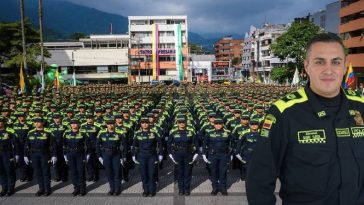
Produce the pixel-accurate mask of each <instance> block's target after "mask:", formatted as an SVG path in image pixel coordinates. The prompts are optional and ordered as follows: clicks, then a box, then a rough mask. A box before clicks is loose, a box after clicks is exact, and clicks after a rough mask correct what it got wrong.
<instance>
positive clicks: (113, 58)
mask: <svg viewBox="0 0 364 205" xmlns="http://www.w3.org/2000/svg"><path fill="white" fill-rule="evenodd" d="M128 43H129V37H128V35H113V34H110V35H91V36H90V37H89V38H84V39H80V40H79V41H78V42H46V43H44V46H45V47H46V48H47V50H48V51H49V52H50V54H51V58H46V59H45V61H46V63H47V64H48V65H51V64H56V65H57V67H58V68H60V72H61V74H62V76H63V79H64V80H66V81H67V80H70V79H71V78H72V74H73V71H75V75H76V79H77V80H81V81H87V82H106V81H115V82H124V83H126V82H127V79H128V62H129V60H128Z"/></svg>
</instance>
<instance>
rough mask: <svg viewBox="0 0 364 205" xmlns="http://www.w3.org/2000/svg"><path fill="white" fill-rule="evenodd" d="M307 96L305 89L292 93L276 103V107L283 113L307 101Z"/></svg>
mask: <svg viewBox="0 0 364 205" xmlns="http://www.w3.org/2000/svg"><path fill="white" fill-rule="evenodd" d="M307 100H308V98H307V95H306V93H305V90H304V88H301V89H299V90H297V91H296V92H293V93H290V94H288V95H286V96H285V97H284V98H282V99H280V100H278V101H277V102H275V103H274V105H275V106H276V107H277V108H278V110H279V111H280V112H281V113H282V112H283V111H284V110H285V109H287V108H289V107H292V106H293V105H295V104H297V103H302V102H305V101H307Z"/></svg>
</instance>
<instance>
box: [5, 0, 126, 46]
mask: <svg viewBox="0 0 364 205" xmlns="http://www.w3.org/2000/svg"><path fill="white" fill-rule="evenodd" d="M43 8H44V9H43V10H44V18H43V19H44V33H45V36H46V39H48V40H56V39H63V38H68V37H69V36H70V35H71V34H72V33H74V32H83V33H85V34H87V35H89V34H106V33H109V32H110V30H109V29H110V24H111V23H112V27H113V33H126V32H127V30H128V18H126V17H124V16H121V15H116V14H110V13H106V12H102V11H99V10H96V9H93V8H88V7H85V6H81V5H77V4H74V3H70V2H67V1H43ZM24 10H25V11H24V12H25V16H27V17H29V19H30V20H31V22H32V23H33V24H34V25H35V26H36V27H38V25H39V24H38V0H25V9H24ZM19 19H20V12H19V1H18V0H1V1H0V21H5V22H9V21H18V20H19Z"/></svg>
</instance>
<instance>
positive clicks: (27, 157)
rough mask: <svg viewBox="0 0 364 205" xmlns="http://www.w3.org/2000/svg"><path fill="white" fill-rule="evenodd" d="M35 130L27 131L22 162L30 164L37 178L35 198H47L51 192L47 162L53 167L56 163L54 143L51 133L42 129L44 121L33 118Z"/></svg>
mask: <svg viewBox="0 0 364 205" xmlns="http://www.w3.org/2000/svg"><path fill="white" fill-rule="evenodd" d="M33 121H34V127H35V129H33V130H31V131H29V133H28V136H27V138H26V141H25V147H24V162H25V163H26V164H29V163H30V162H31V163H32V167H33V169H34V172H35V176H36V177H37V181H38V185H39V190H38V191H37V193H36V194H35V195H36V196H41V195H43V194H44V195H45V196H49V195H50V194H51V193H52V192H51V183H50V170H49V162H50V159H51V162H52V164H53V166H54V165H55V164H56V162H57V157H56V152H55V143H54V141H53V139H54V138H53V136H52V134H51V132H49V131H47V130H45V129H44V126H43V125H44V119H43V118H40V117H35V118H34V119H33Z"/></svg>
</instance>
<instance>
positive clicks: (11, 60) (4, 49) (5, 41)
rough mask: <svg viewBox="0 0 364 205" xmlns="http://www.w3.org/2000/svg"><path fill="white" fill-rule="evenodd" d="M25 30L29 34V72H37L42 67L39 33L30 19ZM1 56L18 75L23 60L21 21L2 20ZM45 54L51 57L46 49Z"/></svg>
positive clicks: (0, 32)
mask: <svg viewBox="0 0 364 205" xmlns="http://www.w3.org/2000/svg"><path fill="white" fill-rule="evenodd" d="M24 30H25V33H26V36H27V44H26V59H27V64H28V69H29V74H35V73H36V71H37V70H39V68H40V61H39V59H38V57H39V56H40V55H41V48H40V45H39V33H38V32H37V31H36V30H35V29H34V28H33V26H32V24H31V23H30V21H29V19H26V20H25V22H24ZM0 56H1V58H2V60H3V61H4V63H5V65H6V67H7V68H8V69H12V70H13V71H14V73H15V74H16V75H17V73H19V72H18V71H19V68H20V65H21V63H22V62H23V49H22V34H21V23H20V22H10V23H1V22H0ZM44 56H45V57H50V53H49V52H48V51H47V50H46V49H45V50H44Z"/></svg>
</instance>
